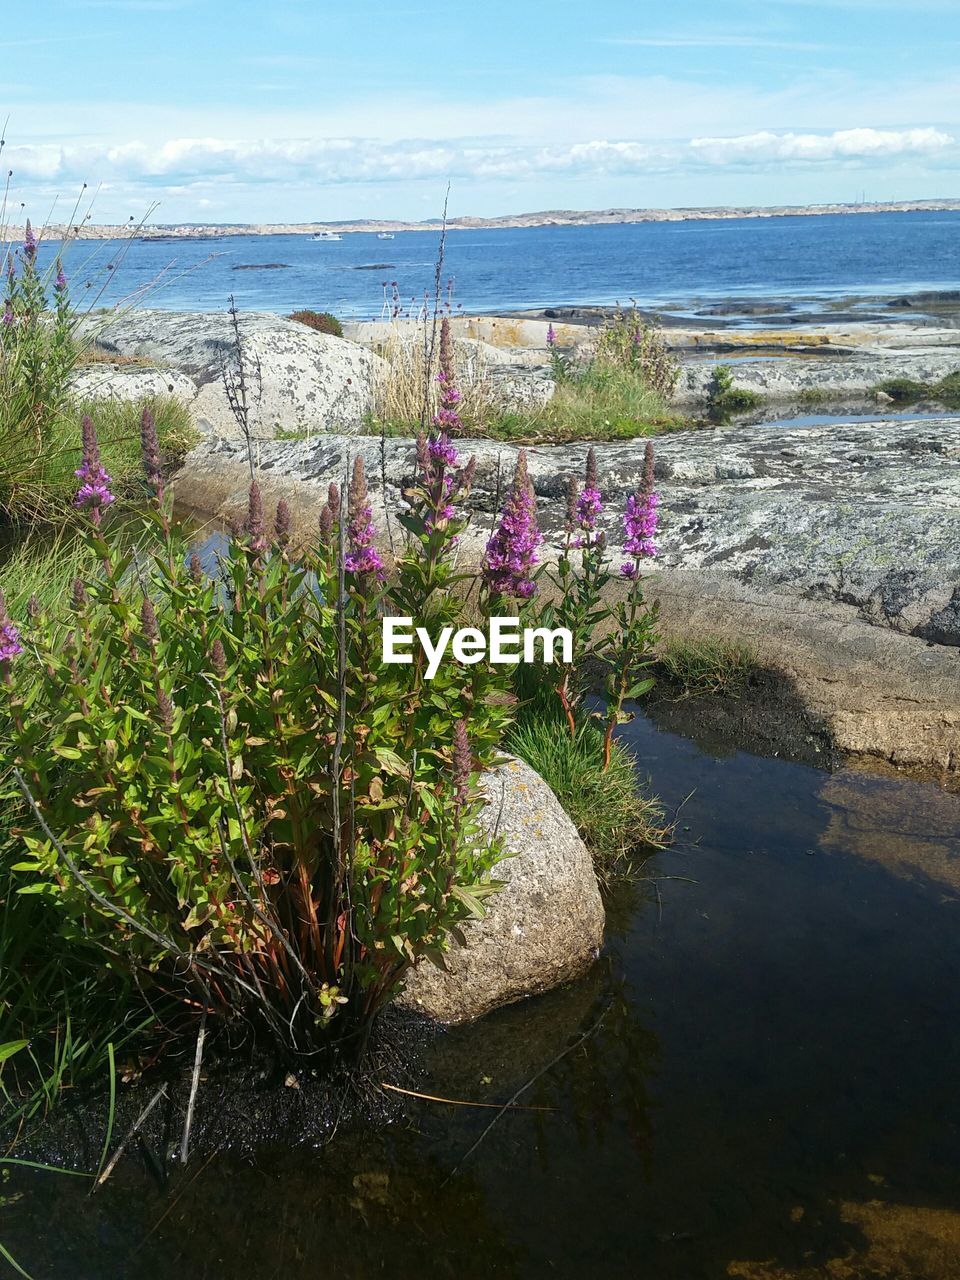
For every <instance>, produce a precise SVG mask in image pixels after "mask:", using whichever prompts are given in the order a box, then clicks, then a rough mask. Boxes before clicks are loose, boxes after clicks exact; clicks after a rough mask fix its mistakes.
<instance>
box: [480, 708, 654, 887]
mask: <svg viewBox="0 0 960 1280" xmlns="http://www.w3.org/2000/svg"><path fill="white" fill-rule="evenodd" d="M504 745H505V747H506V749H507V750H508V751H512V752H513V753H514V754H515V755H517V756H519V757H520V759H521V760H525V761H526V762H527V764H528V765H530V767H531V768H532V769H535V770H536V771H537V773H539V774H540V776H541V777H542V778H543V779H544V781H545V782H546V783H547V784H548V785H549V786H550V787H551V789H552V790H553V792H554V794H555V795H556V797H557V799H558V800H559V801H560V803H561V805H562V806H563V808H564V809H565V810H566V812H567V813H568V814H569V815H570V817H571V818H572V819H573V822H574V825H575V826H576V828H577V830H578V831H579V832H580V835H581V837H582V839H583V842H584V844H585V845H586V846H587V848H588V849H589V850H590V852H591V853H592V855H593V859H594V866H595V868H596V870H597V875H598V877H599V878H600V879H601V881H603V880H606V879H608V878H609V877H610V876H611V875H612V874H613V873H615V872H616V870H617V869H618V866H622V865H623V863H624V860H625V859H626V858H628V857H629V855H630V854H631V853H634V852H639V851H646V852H652V851H654V850H656V849H662V848H663V847H664V846H665V845H666V843H667V840H668V832H667V830H666V829H665V827H664V822H663V810H662V809H661V807H660V803H659V801H658V800H657V799H656V798H655V797H651V796H645V795H644V794H643V792H642V791H641V789H640V785H639V782H638V779H637V766H636V761H635V760H634V758H633V756H632V755H631V753H630V752H629V751H628V750H627V748H626V747H624V746H623V745H622V744H621V743H619V742H615V743H614V749H613V755H612V757H611V761H610V768H609V769H608V770H607V771H606V772H604V769H603V733H602V731H601V730H600V729H599V728H598V727H597V725H596V724H594V723H593V722H592V721H587V722H586V723H585V724H582V725H581V726H580V727H579V729H578V732H577V735H576V737H571V735H570V732H569V730H568V729H567V727H566V725H565V724H564V723H563V722H561V721H560V720H559V719H556V718H554V717H551V716H547V717H537V718H533V717H532V716H522V717H521V719H520V721H519V722H518V723H517V724H516V725H514V727H513V728H512V729H511V730H510V733H509V735H508V737H507V740H506V743H505V744H504Z"/></svg>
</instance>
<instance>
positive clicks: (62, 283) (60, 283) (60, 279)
mask: <svg viewBox="0 0 960 1280" xmlns="http://www.w3.org/2000/svg"><path fill="white" fill-rule="evenodd" d="M66 288H67V277H66V274H65V273H64V270H63V263H62V262H61V261H60V259H59V258H58V259H57V278H56V279H55V280H54V282H53V289H54V292H55V293H65V292H66Z"/></svg>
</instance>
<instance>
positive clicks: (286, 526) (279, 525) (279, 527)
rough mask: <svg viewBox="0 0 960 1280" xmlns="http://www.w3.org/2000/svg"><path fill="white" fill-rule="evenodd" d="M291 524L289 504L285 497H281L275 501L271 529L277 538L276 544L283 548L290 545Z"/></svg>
mask: <svg viewBox="0 0 960 1280" xmlns="http://www.w3.org/2000/svg"><path fill="white" fill-rule="evenodd" d="M291 524H292V520H291V517H290V506H289V504H288V502H287V500H286V498H281V499H280V501H279V502H278V503H277V514H276V518H275V519H274V522H273V531H274V535H275V537H276V539H277V546H279V547H281V548H284V547H288V546H289V545H290V528H291Z"/></svg>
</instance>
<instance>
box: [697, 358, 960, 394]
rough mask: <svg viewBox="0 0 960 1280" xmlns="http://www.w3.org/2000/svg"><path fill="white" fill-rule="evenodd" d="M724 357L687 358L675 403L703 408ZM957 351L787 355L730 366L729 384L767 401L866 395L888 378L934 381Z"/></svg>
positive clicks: (956, 362)
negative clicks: (730, 379) (709, 359)
mask: <svg viewBox="0 0 960 1280" xmlns="http://www.w3.org/2000/svg"><path fill="white" fill-rule="evenodd" d="M724 363H725V359H724V356H723V355H722V354H721V355H717V356H716V358H715V359H713V360H711V361H699V360H698V361H696V362H690V363H687V364H685V365H684V366H683V369H682V372H681V375H680V381H679V383H678V385H677V390H676V392H675V394H674V401H675V403H676V404H678V405H681V406H685V407H691V406H699V407H701V408H702V407H703V405H704V404H705V403H706V398H707V394H708V392H709V389H710V382H711V380H712V378H713V370H714V369H715V368H716V366H717V365H718V364H724ZM958 366H960V351H957V350H952V351H950V350H947V351H925V350H920V351H909V352H908V351H901V352H896V351H890V350H882V351H881V350H877V351H874V352H870V351H860V352H857V353H856V354H855V355H836V356H832V357H829V358H826V359H808V358H806V357H804V358H802V359H798V358H791V357H790V356H780V357H773V358H770V359H750V360H744V361H743V362H742V363H735V364H733V365H732V366H731V372H732V374H733V385H734V386H735V387H737V388H740V389H743V390H745V391H753V392H755V393H756V394H757V395H759V396H761V397H762V398H763V399H764V400H766V401H776V402H790V401H795V400H797V399H800V398H802V397H803V396H804V395H805V394H806V395H808V396H809V395H811V394H813V395H815V396H817V397H818V398H820V397H823V398H829V399H832V400H836V401H842V400H843V399H844V398H845V397H846V398H847V399H861V400H862V399H865V398H866V397H867V396H868V395H870V394H871V393H872V391H873V389H874V388H875V387H877V386H878V385H879V384H880V383H881V382H887V381H889V380H890V379H892V378H909V379H910V380H911V381H913V382H921V383H926V384H933V383H937V382H939V381H940V380H941V379H942V378H945V377H946V376H947V374H950V373H956V371H957V368H958Z"/></svg>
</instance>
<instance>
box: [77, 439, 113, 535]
mask: <svg viewBox="0 0 960 1280" xmlns="http://www.w3.org/2000/svg"><path fill="white" fill-rule="evenodd" d="M81 428H82V431H83V461H82V462H81V463H80V466H79V467H78V468H77V469H76V471H75V472H74V475H75V476H76V477H77V479H78V480H79V481H80V488H79V489H78V490H77V496H76V497H75V498H74V500H73V505H74V506H75V507H89V508H90V519H91V520H92V521H93V523H94V524H95V525H99V524H100V508H101V507H109V505H110V504H111V502H116V498H115V496H114V495H113V494H112V493H111V492H110V485H111V484H112V481H111V479H110V477H109V475H108V474H107V472H106V471H105V470H104V468H103V466H102V464H101V462H100V444H99V442H98V440H97V429H96V427H95V426H94V425H93V420H92V419H91V418H89V417H85V418H84V419H83V422H82V424H81Z"/></svg>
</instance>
